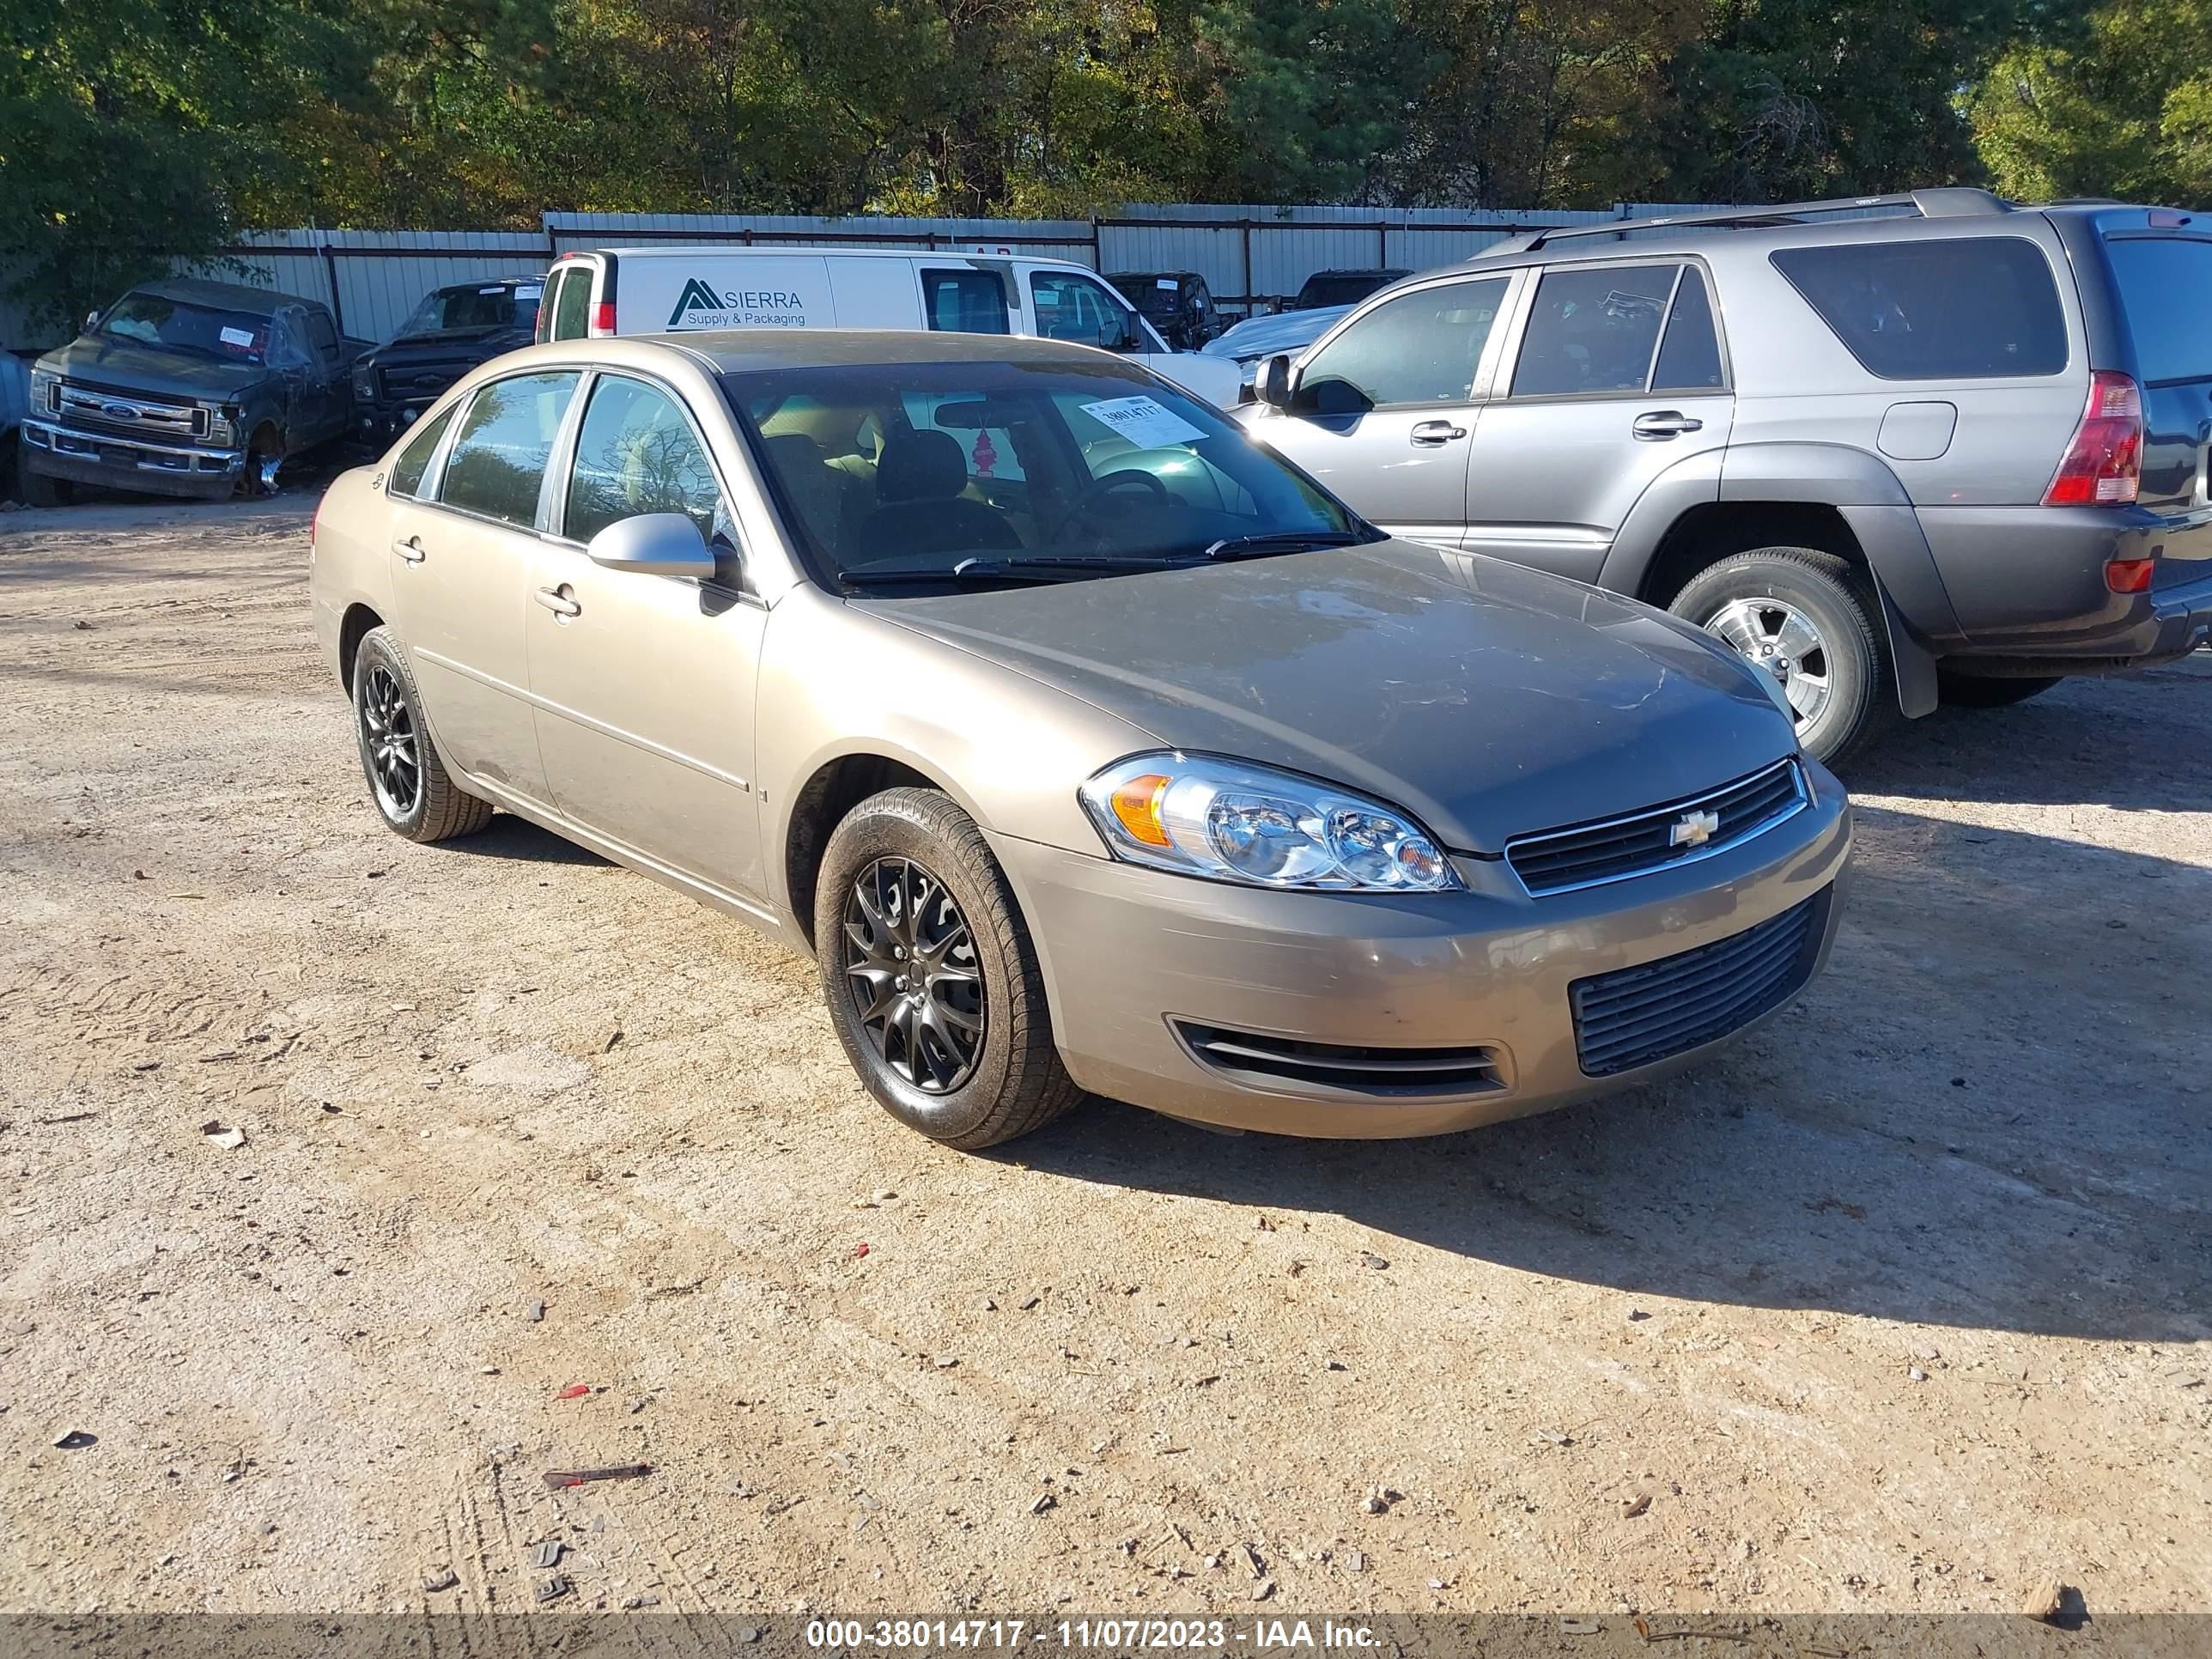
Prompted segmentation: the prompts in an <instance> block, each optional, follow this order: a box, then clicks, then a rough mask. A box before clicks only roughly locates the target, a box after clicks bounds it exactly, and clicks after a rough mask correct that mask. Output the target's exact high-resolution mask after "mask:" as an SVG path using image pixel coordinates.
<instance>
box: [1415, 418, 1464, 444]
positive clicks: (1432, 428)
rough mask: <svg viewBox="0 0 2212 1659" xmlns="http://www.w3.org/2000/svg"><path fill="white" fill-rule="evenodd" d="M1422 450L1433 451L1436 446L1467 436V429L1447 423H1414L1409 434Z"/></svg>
mask: <svg viewBox="0 0 2212 1659" xmlns="http://www.w3.org/2000/svg"><path fill="white" fill-rule="evenodd" d="M1411 436H1412V438H1413V441H1414V442H1415V443H1417V444H1419V445H1420V446H1421V447H1423V448H1424V449H1433V448H1435V447H1437V445H1438V444H1444V443H1449V442H1450V441H1452V440H1453V439H1454V438H1464V437H1465V436H1467V428H1465V427H1463V426H1454V425H1453V424H1452V423H1451V422H1449V421H1416V422H1414V423H1413V432H1412V434H1411Z"/></svg>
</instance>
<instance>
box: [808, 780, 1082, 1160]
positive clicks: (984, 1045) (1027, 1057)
mask: <svg viewBox="0 0 2212 1659" xmlns="http://www.w3.org/2000/svg"><path fill="white" fill-rule="evenodd" d="M814 942H815V950H816V954H817V957H818V959H819V961H820V964H821V970H822V993H823V999H824V1000H825V1001H826V1002H827V1003H828V1004H829V1019H830V1023H831V1024H834V1025H835V1026H836V1028H837V1036H838V1039H839V1040H840V1041H841V1042H843V1043H844V1045H845V1054H846V1057H847V1058H848V1059H849V1060H851V1061H852V1063H853V1069H854V1071H855V1072H857V1073H860V1081H861V1082H862V1083H863V1084H865V1085H866V1086H867V1090H868V1092H869V1093H870V1094H872V1095H873V1096H874V1097H876V1101H877V1103H878V1104H879V1105H881V1106H882V1107H883V1108H884V1110H885V1111H887V1112H889V1113H890V1115H892V1116H893V1117H895V1118H896V1119H898V1121H900V1122H902V1123H903V1124H905V1125H906V1126H907V1127H908V1128H910V1129H915V1130H918V1131H919V1132H921V1133H923V1134H925V1135H927V1136H928V1137H929V1138H930V1139H933V1140H937V1141H942V1142H943V1143H944V1144H945V1145H946V1146H957V1147H958V1148H960V1149H961V1150H963V1151H964V1152H977V1151H980V1150H981V1149H982V1148H984V1147H986V1146H998V1145H1000V1143H1002V1142H1004V1141H1008V1140H1012V1139H1014V1138H1015V1137H1017V1136H1018V1135H1025V1134H1027V1133H1030V1131H1031V1130H1033V1129H1037V1128H1041V1127H1043V1126H1044V1125H1045V1124H1047V1123H1048V1122H1050V1121H1052V1120H1053V1119H1054V1118H1055V1117H1058V1116H1059V1115H1060V1114H1061V1113H1062V1112H1064V1111H1066V1109H1068V1108H1069V1107H1070V1106H1073V1104H1075V1103H1076V1102H1077V1101H1078V1100H1079V1099H1080V1098H1081V1097H1082V1096H1081V1091H1079V1090H1078V1089H1077V1088H1076V1086H1075V1084H1074V1082H1073V1079H1070V1078H1069V1076H1068V1075H1067V1071H1066V1067H1065V1066H1062V1065H1061V1064H1060V1054H1059V1051H1058V1050H1057V1049H1055V1048H1054V1046H1053V1041H1052V1020H1051V1016H1050V1014H1049V1012H1048V1010H1047V1007H1046V1005H1045V994H1044V978H1043V975H1042V973H1041V972H1040V971H1039V969H1038V967H1037V960H1036V950H1035V949H1034V947H1032V945H1030V937H1029V931H1028V929H1027V928H1026V927H1024V926H1023V923H1022V919H1021V914H1020V912H1019V910H1018V908H1016V906H1015V903H1014V896H1013V890H1012V889H1011V888H1010V887H1008V886H1007V884H1006V876H1005V874H1004V873H1003V872H1001V871H1000V868H999V865H998V860H996V859H994V858H993V857H992V856H991V849H990V848H989V847H988V846H987V844H986V843H985V842H984V840H983V836H982V832H981V830H979V829H976V827H975V822H974V820H973V819H971V818H969V816H968V815H967V814H966V813H965V812H963V811H961V810H960V808H959V807H958V806H957V805H954V803H953V802H952V800H951V799H950V798H949V797H947V796H946V795H945V794H943V793H941V792H939V791H938V790H935V789H886V790H884V792H883V793H880V794H877V795H872V796H870V797H869V798H868V799H866V800H864V801H862V802H861V803H860V805H858V806H856V807H854V809H853V811H852V812H851V813H850V814H849V815H848V817H846V819H845V821H844V822H843V823H840V824H839V825H838V826H837V828H836V831H835V832H834V833H833V834H832V835H831V836H830V837H829V847H828V848H827V849H826V850H825V851H824V853H823V858H822V868H821V872H820V874H819V876H818V878H817V882H816V884H815V899H814Z"/></svg>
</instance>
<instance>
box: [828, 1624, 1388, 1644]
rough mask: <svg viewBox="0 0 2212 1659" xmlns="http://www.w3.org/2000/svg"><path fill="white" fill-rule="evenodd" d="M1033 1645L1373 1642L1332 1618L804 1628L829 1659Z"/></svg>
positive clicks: (1365, 1632) (1369, 1634) (1362, 1630)
mask: <svg viewBox="0 0 2212 1659" xmlns="http://www.w3.org/2000/svg"><path fill="white" fill-rule="evenodd" d="M1034 1643H1044V1644H1048V1645H1049V1646H1050V1647H1052V1648H1054V1649H1055V1650H1068V1651H1073V1652H1085V1651H1090V1650H1115V1651H1119V1652H1126V1651H1131V1650H1160V1651H1177V1650H1205V1651H1207V1652H1218V1651H1219V1650H1222V1649H1224V1648H1238V1649H1249V1650H1260V1649H1288V1650H1296V1649H1313V1650H1318V1649H1322V1648H1352V1649H1358V1648H1371V1647H1373V1646H1375V1645H1376V1638H1375V1633H1374V1632H1373V1631H1372V1630H1370V1628H1369V1627H1368V1626H1365V1625H1359V1624H1352V1623H1349V1622H1347V1623H1342V1624H1340V1623H1338V1622H1337V1621H1336V1620H1333V1619H1321V1620H1308V1619H1255V1620H1227V1619H1061V1620H1024V1619H876V1620H860V1619H816V1620H809V1621H808V1623H807V1626H806V1645H807V1646H808V1647H810V1648H818V1649H823V1650H829V1651H833V1652H836V1651H848V1652H866V1651H895V1650H904V1651H908V1652H915V1651H921V1652H929V1651H933V1650H939V1649H953V1648H983V1649H994V1648H995V1649H1004V1650H1018V1649H1020V1648H1021V1647H1023V1646H1024V1645H1026V1644H1034Z"/></svg>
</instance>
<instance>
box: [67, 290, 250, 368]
mask: <svg viewBox="0 0 2212 1659" xmlns="http://www.w3.org/2000/svg"><path fill="white" fill-rule="evenodd" d="M100 333H101V334H102V335H105V336H106V337H110V338H114V339H123V340H136V341H137V342H138V343H140V344H141V345H152V346H164V347H167V349H170V350H172V351H188V352H191V353H192V354H193V355H195V356H201V357H213V358H216V359H219V360H221V361H222V362H234V363H258V362H265V361H266V360H267V356H268V351H269V319H267V318H266V317H256V316H254V315H252V313H248V312H243V311H223V310H220V309H217V308H216V307H211V306H197V305H191V304H188V303H187V302H185V301H182V300H172V299H168V298H166V297H165V296H163V295H158V294H126V295H124V296H123V298H122V299H121V300H119V301H117V302H116V304H115V307H114V308H113V309H112V310H111V311H110V312H109V313H107V315H106V317H104V318H102V319H100Z"/></svg>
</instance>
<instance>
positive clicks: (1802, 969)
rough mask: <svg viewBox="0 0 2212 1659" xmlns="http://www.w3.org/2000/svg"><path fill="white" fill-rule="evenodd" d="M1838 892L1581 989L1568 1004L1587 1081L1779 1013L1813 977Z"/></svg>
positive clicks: (1578, 985)
mask: <svg viewBox="0 0 2212 1659" xmlns="http://www.w3.org/2000/svg"><path fill="white" fill-rule="evenodd" d="M1832 891H1833V890H1832V889H1831V890H1829V891H1826V892H1822V893H1820V894H1819V895H1818V896H1814V897H1813V898H1809V899H1807V900H1806V901H1805V902H1803V903H1802V904H1800V905H1798V906H1796V908H1793V909H1789V910H1785V911H1784V912H1783V913H1782V914H1781V915H1778V916H1771V917H1769V918H1768V919H1767V920H1766V921H1762V922H1760V923H1759V925H1758V926H1757V927H1749V928H1746V929H1745V930H1744V931H1743V932H1742V933H1736V934H1734V935H1732V936H1731V937H1729V938H1728V939H1716V940H1715V941H1714V942H1713V943H1712V944H1711V945H1699V947H1698V948H1697V949H1696V950H1694V951H1682V952H1681V953H1680V954H1679V955H1677V956H1671V957H1660V958H1659V960H1658V961H1656V962H1647V963H1641V964H1639V965H1638V966H1637V967H1634V968H1622V969H1617V970H1615V971H1614V972H1613V973H1610V974H1599V975H1595V976H1594V977H1592V978H1589V979H1578V980H1577V981H1575V982H1574V983H1573V984H1572V985H1571V986H1569V987H1567V995H1568V1000H1569V1001H1570V1003H1571V1006H1572V1007H1573V1011H1574V1018H1575V1052H1576V1053H1577V1055H1578V1056H1579V1057H1580V1059H1581V1061H1582V1068H1583V1073H1584V1074H1585V1075H1587V1076H1589V1077H1612V1076H1613V1075H1615V1074H1616V1073H1620V1072H1631V1071H1634V1070H1635V1069H1636V1068H1637V1067H1638V1066H1651V1065H1656V1063H1657V1062H1659V1061H1660V1060H1667V1059H1669V1058H1671V1057H1672V1056H1674V1055H1675V1054H1686V1053H1687V1052H1688V1051H1689V1050H1691V1049H1692V1048H1699V1047H1700V1046H1702V1045H1703V1044H1705V1043H1708V1042H1717V1041H1719V1040H1720V1039H1721V1038H1722V1037H1724V1036H1728V1034H1729V1032H1731V1031H1734V1030H1738V1029H1740V1028H1741V1027H1742V1026H1745V1025H1747V1024H1750V1023H1751V1022H1752V1021H1753V1020H1754V1019H1757V1018H1759V1016H1760V1015H1762V1014H1767V1013H1771V1012H1773V1011H1774V1010H1775V1009H1777V1008H1778V1007H1780V1006H1782V1005H1783V1004H1784V1003H1785V1002H1787V1001H1788V1000H1790V998H1791V997H1792V996H1794V995H1796V994H1797V992H1799V991H1800V990H1802V988H1803V987H1804V985H1805V981H1807V980H1808V979H1810V978H1811V977H1812V975H1813V964H1814V960H1815V959H1816V958H1817V957H1819V955H1820V940H1821V938H1822V936H1823V935H1824V933H1826V926H1827V919H1828V903H1829V900H1830V897H1831V896H1832Z"/></svg>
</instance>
